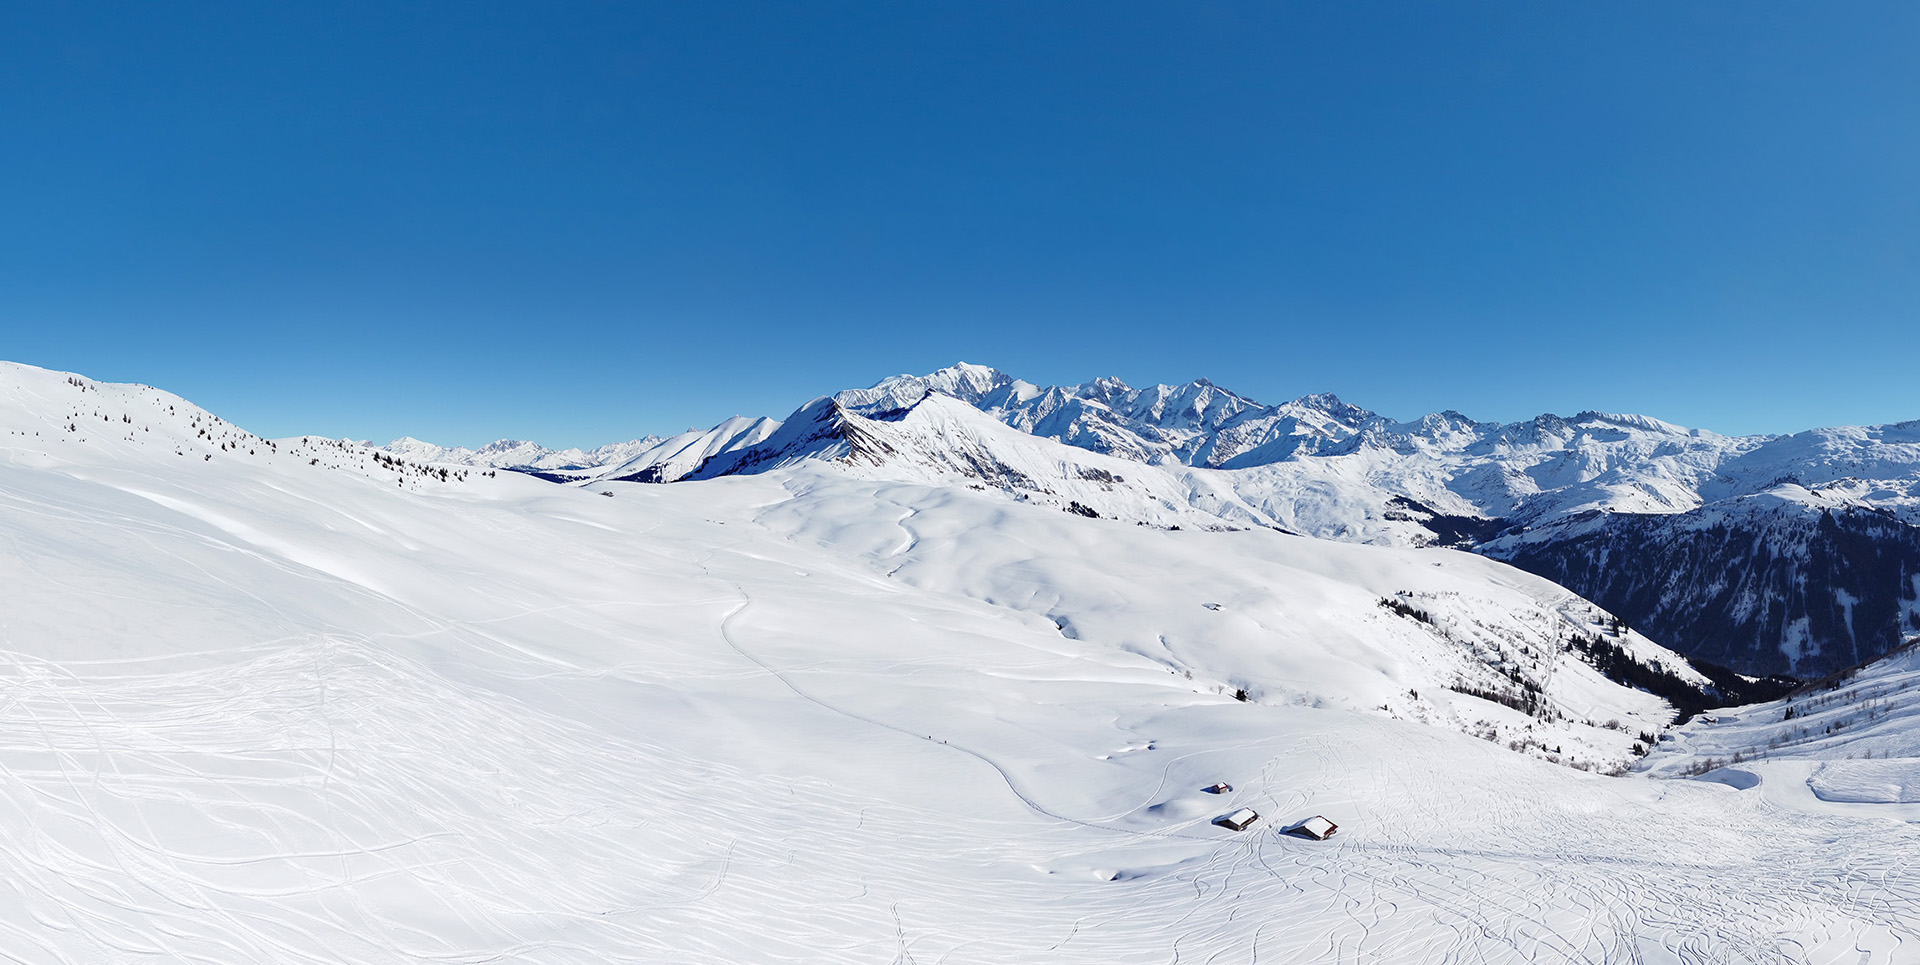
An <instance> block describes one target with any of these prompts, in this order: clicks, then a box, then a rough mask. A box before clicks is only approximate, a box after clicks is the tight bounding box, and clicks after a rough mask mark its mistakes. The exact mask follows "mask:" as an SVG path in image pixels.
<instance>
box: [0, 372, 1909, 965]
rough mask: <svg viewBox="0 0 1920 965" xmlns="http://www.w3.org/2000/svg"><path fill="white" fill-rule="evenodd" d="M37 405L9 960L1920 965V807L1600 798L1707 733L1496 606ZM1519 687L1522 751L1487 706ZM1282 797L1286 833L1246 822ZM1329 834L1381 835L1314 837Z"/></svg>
mask: <svg viewBox="0 0 1920 965" xmlns="http://www.w3.org/2000/svg"><path fill="white" fill-rule="evenodd" d="M4 379H5V381H4V383H0V432H4V435H0V534H4V537H5V538H4V539H3V540H0V568H3V569H0V585H4V586H5V587H7V592H6V595H5V596H4V597H0V599H3V600H4V604H0V607H3V609H0V629H3V631H4V636H0V888H3V889H4V896H5V900H0V954H3V955H4V957H7V958H9V959H11V960H17V961H23V962H34V963H41V962H72V963H86V965H92V963H120V962H139V961H192V962H236V963H257V962H341V961H350V962H369V963H384V962H396V963H398V962H422V961H441V962H447V961H452V962H487V961H514V962H536V963H538V962H555V963H559V962H566V963H578V962H663V963H666V962H671V963H682V962H714V963H720V962H725V963H737V962H762V961H782V960H789V961H809V962H815V961H817V962H908V961H918V962H933V961H945V962H950V963H967V962H979V963H1007V962H1063V963H1072V962H1087V963H1102V965H1110V963H1119V962H1142V963H1164V962H1169V961H1217V962H1229V961H1232V962H1244V961H1263V962H1264V961H1288V962H1309V963H1311V962H1328V963H1333V962H1360V961H1364V962H1425V961H1474V962H1494V963H1523V962H1634V961H1638V962H1656V963H1669V962H1690V963H1692V962H1729V963H1732V962H1742V963H1744V962H1831V961H1842V962H1846V963H1849V965H1852V963H1855V962H1867V963H1869V965H1873V963H1886V962H1905V961H1912V960H1914V959H1915V957H1916V956H1915V949H1916V947H1920V946H1916V945H1915V944H1914V942H1913V939H1914V937H1915V936H1916V934H1920V871H1916V870H1914V869H1915V866H1916V862H1915V861H1914V860H1913V858H1914V857H1915V855H1916V849H1917V848H1920V840H1917V839H1916V836H1915V835H1914V833H1913V832H1912V831H1911V830H1910V829H1909V825H1906V824H1904V823H1901V822H1898V821H1889V820H1885V819H1884V818H1882V817H1878V816H1876V815H1877V814H1880V813H1885V812H1879V811H1874V810H1873V809H1874V808H1885V807H1896V806H1898V805H1897V804H1876V803H1873V802H1871V801H1849V802H1848V808H1849V809H1848V810H1844V811H1841V810H1834V811H1813V812H1810V813H1809V812H1803V811H1789V810H1782V809H1781V808H1780V807H1779V806H1777V805H1776V804H1774V803H1771V801H1770V800H1769V799H1767V798H1766V797H1764V795H1759V794H1755V793H1753V792H1747V791H1735V790H1732V789H1731V788H1729V787H1728V786H1726V785H1725V784H1723V783H1716V782H1710V781H1689V780H1666V779H1655V778H1650V777H1647V776H1630V777H1603V776H1601V775H1599V774H1596V773H1593V772H1592V771H1591V770H1585V771H1583V770H1580V769H1577V768H1576V767H1571V766H1565V765H1567V764H1581V763H1585V764H1587V765H1588V766H1589V767H1590V768H1600V769H1604V768H1605V767H1607V766H1609V765H1610V764H1612V763H1625V762H1627V761H1628V760H1629V759H1630V758H1631V753H1632V746H1631V745H1632V744H1633V743H1635V742H1636V741H1638V740H1639V736H1640V735H1639V734H1638V733H1634V731H1637V730H1638V729H1640V728H1657V727H1658V726H1659V722H1660V721H1661V720H1662V719H1663V718H1664V716H1665V713H1666V711H1665V708H1664V707H1663V706H1662V705H1661V703H1660V701H1658V700H1657V699H1654V698H1652V697H1650V696H1649V695H1647V694H1645V693H1641V692H1638V691H1635V690H1631V689H1628V688H1624V687H1620V686H1617V685H1615V684H1612V683H1610V682H1608V681H1607V680H1605V679H1604V678H1602V677H1601V676H1600V675H1599V674H1598V673H1596V672H1594V670H1593V668H1592V667H1591V666H1590V665H1589V664H1588V663H1587V662H1586V660H1585V659H1584V658H1583V657H1582V655H1581V654H1580V653H1578V652H1574V651H1570V650H1566V649H1558V648H1556V647H1555V646H1554V644H1556V643H1558V642H1559V641H1561V640H1562V639H1563V638H1564V636H1565V635H1566V634H1568V633H1573V632H1579V633H1583V634H1603V633H1605V632H1606V625H1607V618H1606V615H1605V614H1603V613H1601V612H1599V611H1598V610H1596V609H1595V608H1593V607H1592V606H1591V605H1590V604H1587V603H1585V602H1584V601H1582V600H1580V599H1578V598H1577V597H1574V596H1572V595H1571V594H1568V593H1565V592H1564V591H1561V590H1559V589H1558V588H1556V587H1553V586H1552V585H1550V584H1547V583H1545V582H1544V581H1541V580H1539V579H1537V578H1534V577H1530V576H1527V575H1525V574H1523V573H1520V572H1518V571H1515V570H1513V569H1511V568H1508V567H1505V566H1503V565H1502V564H1499V563H1497V562H1493V561H1490V560H1485V559H1479V558H1475V557H1471V556H1465V555H1463V554H1458V553H1454V552H1450V551H1444V550H1421V551H1416V550H1405V549H1390V548H1377V547H1367V546H1339V545H1332V544H1324V543H1320V542H1317V541H1312V540H1307V539H1301V538H1298V537H1289V536H1285V535H1282V534H1279V533H1274V532H1272V531H1270V530H1254V529H1249V530H1245V531H1240V532H1204V531H1196V530H1194V529H1191V528H1185V529H1181V530H1177V531H1176V530H1170V529H1161V528H1156V527H1143V526H1137V525H1134V524H1133V523H1129V522H1122V521H1119V520H1115V519H1108V518H1101V519H1093V518H1086V517H1084V516H1080V515H1073V514H1069V513H1063V512H1060V511H1059V508H1057V507H1055V506H1052V505H1047V504H1043V503H1042V502H1041V501H1040V500H1038V499H1035V500H1029V501H1016V500H1011V499H1008V498H1006V497H1005V496H1004V495H1002V494H999V493H993V492H985V491H979V490H974V489H970V488H968V487H967V485H966V484H964V483H954V482H949V481H945V479H944V477H942V479H933V478H931V477H929V478H927V479H923V480H892V479H886V478H881V477H880V476H879V475H877V474H876V472H877V469H878V467H874V466H871V465H866V466H865V467H864V468H862V465H861V464H853V465H841V464H821V463H817V462H816V463H810V464H801V465H796V466H790V467H788V468H785V469H778V470H770V471H767V472H763V473H760V474H757V475H751V476H741V477H729V478H721V479H715V480H708V481H701V482H690V483H685V484H682V485H675V486H652V485H639V484H628V483H614V482H602V483H599V484H596V485H595V486H593V487H592V488H587V489H583V488H573V487H563V486H552V485H548V484H546V483H542V482H539V481H537V480H533V479H529V478H526V477H524V476H520V475H516V474H512V473H506V472H500V473H498V474H493V475H489V474H487V473H485V472H480V471H477V470H473V471H468V472H465V473H462V472H460V471H458V470H459V469H460V468H461V467H445V466H438V467H436V466H432V465H420V464H415V463H413V462H410V461H406V460H400V459H395V458H394V457H392V456H391V455H388V454H376V453H375V452H374V451H373V450H368V449H365V448H364V447H356V446H351V445H347V444H341V443H334V442H329V441H326V440H280V441H277V442H276V443H274V444H271V445H264V446H263V443H264V442H265V440H257V439H255V438H253V437H251V436H247V435H245V434H244V433H243V432H242V431H241V430H238V429H236V428H233V427H231V426H228V425H226V424H224V423H220V422H217V421H213V420H212V417H211V416H208V415H206V414H205V413H201V412H199V411H198V410H194V409H191V407H188V406H187V405H186V404H185V403H182V402H180V401H179V400H177V399H174V398H172V397H170V396H166V395H165V394H164V393H159V392H157V391H155V390H148V389H140V388H135V387H119V386H105V385H100V384H98V383H91V382H87V381H86V380H73V381H69V380H68V377H66V376H62V375H59V374H58V373H44V372H40V371H38V370H28V369H22V368H10V369H8V370H7V371H6V372H5V374H4ZM916 411H918V410H917V409H916ZM939 412H940V409H939V407H938V406H937V405H936V406H935V407H934V408H932V409H928V410H927V412H926V415H923V416H922V418H923V419H926V417H927V416H928V415H933V414H937V413H939ZM975 415H978V413H975ZM121 416H126V417H128V418H131V419H132V421H131V422H126V421H120V417H121ZM79 417H89V418H91V419H92V422H93V423H97V424H98V427H102V428H107V429H111V430H112V431H111V432H101V431H99V429H98V428H96V429H95V430H94V431H89V432H86V433H82V432H81V431H80V428H81V426H82V425H88V424H91V423H87V422H85V421H83V420H82V419H81V418H79ZM955 417H956V419H957V418H959V415H957V414H956V416H955ZM868 421H870V422H876V423H878V424H879V425H880V426H881V428H876V429H875V430H874V431H876V432H884V431H886V428H885V427H891V428H893V429H895V430H898V431H900V432H906V433H924V434H926V435H925V436H924V438H923V439H922V441H928V440H931V439H932V438H933V437H934V436H937V435H938V434H940V433H941V432H945V431H947V430H949V429H953V428H954V427H956V426H960V427H964V426H965V425H967V424H968V423H964V422H953V421H943V420H940V419H927V421H924V422H921V423H915V422H914V421H913V420H912V418H911V417H910V416H908V417H903V418H901V419H900V420H898V421H897V422H887V421H885V420H868ZM68 425H72V426H73V427H74V428H73V429H67V428H66V426H68ZM1009 431H1011V430H1009ZM899 438H901V437H900V436H885V437H884V438H883V441H889V440H897V439H899ZM964 441H965V440H961V442H964ZM1030 441H1032V442H1034V443H1035V444H1036V445H1038V444H1039V443H1040V442H1043V441H1044V440H1030ZM1049 445H1051V443H1049ZM948 451H949V452H950V453H952V452H961V451H965V446H964V445H962V444H961V443H960V442H955V443H954V444H953V446H952V448H951V449H949V450H948ZM1021 458H1023V459H1030V460H1041V459H1043V458H1044V459H1051V460H1055V461H1056V462H1057V461H1058V460H1059V459H1061V458H1062V457H1060V456H1059V455H1058V454H1057V453H1054V452H1053V451H1052V450H1049V449H1045V448H1036V449H1034V450H1032V451H1031V452H1029V453H1027V454H1026V455H1025V456H1022V457H1021ZM1008 465H1009V466H1011V467H1012V468H1015V469H1018V470H1019V471H1022V472H1036V471H1038V468H1039V466H1040V465H1042V463H1040V462H1038V461H1032V462H1022V463H1013V462H1009V463H1008ZM1075 465H1079V464H1078V463H1075ZM442 470H445V474H444V475H443V474H442ZM925 471H926V472H928V473H931V472H932V471H933V470H932V469H930V468H929V469H926V470H925ZM941 471H942V472H944V471H945V470H944V469H943V470H941ZM602 492H611V493H612V494H613V495H612V496H611V497H608V496H603V495H601V493H602ZM1042 495H1044V494H1042ZM1608 639H1612V640H1616V641H1617V645H1618V646H1620V647H1622V648H1624V650H1625V651H1629V652H1631V653H1633V654H1635V655H1637V657H1638V658H1640V659H1644V660H1647V661H1655V662H1658V661H1675V665H1676V667H1680V668H1683V667H1684V665H1683V664H1678V663H1677V658H1674V657H1673V656H1672V655H1671V654H1668V653H1665V652H1664V651H1661V650H1659V649H1658V648H1657V647H1655V646H1654V645H1653V644H1652V643H1651V642H1649V641H1646V640H1645V639H1644V638H1642V637H1639V636H1638V635H1636V634H1631V633H1628V634H1623V635H1617V637H1609V638H1608ZM1189 673H1191V677H1189V676H1188V674H1189ZM1509 673H1511V676H1510V675H1509ZM1516 678H1517V679H1516ZM1517 680H1526V681H1529V682H1531V683H1533V684H1534V685H1535V686H1537V687H1538V689H1539V693H1540V694H1541V695H1542V697H1541V698H1540V700H1539V701H1538V702H1537V703H1536V704H1534V705H1533V707H1532V710H1531V711H1529V710H1525V709H1519V708H1515V707H1512V706H1508V705H1507V704H1503V703H1499V702H1495V701H1490V700H1483V699H1481V698H1480V697H1475V696H1471V695H1469V694H1468V693H1464V692H1461V691H1457V690H1453V689H1450V687H1452V686H1455V685H1458V686H1461V687H1463V688H1471V689H1477V690H1485V691H1487V692H1489V693H1492V692H1493V690H1494V688H1498V687H1506V688H1508V690H1507V692H1506V696H1508V697H1518V696H1519V695H1521V694H1522V693H1523V692H1525V690H1524V688H1522V687H1521V686H1520V684H1519V683H1518V682H1517ZM1403 687H1404V688H1405V689H1406V690H1408V691H1417V693H1405V694H1403V693H1402V692H1401V689H1402V688H1403ZM1243 690H1244V691H1245V692H1246V694H1245V695H1246V697H1247V698H1248V699H1246V700H1240V699H1236V697H1237V695H1238V692H1239V691H1243ZM1495 696H1499V695H1498V694H1495ZM1382 705H1385V706H1382ZM1547 711H1551V713H1548V712H1547ZM1818 712H1822V713H1824V712H1825V711H1824V710H1820V711H1818ZM1616 718H1617V721H1618V723H1617V726H1608V725H1609V724H1611V723H1614V722H1615V720H1616ZM1589 721H1591V722H1592V723H1591V724H1589V723H1588V722H1589ZM1702 726H1705V725H1702ZM1861 726H1863V727H1864V726H1865V725H1864V724H1861ZM1489 738H1491V739H1489ZM1549 758H1553V759H1557V760H1558V761H1560V762H1561V763H1559V764H1556V763H1553V762H1551V761H1550V760H1549ZM1222 781H1224V782H1226V783H1229V784H1231V785H1232V786H1233V790H1232V792H1230V793H1228V794H1224V795H1218V796H1216V795H1211V794H1207V793H1204V792H1203V791H1201V790H1200V789H1201V788H1203V787H1206V786H1208V785H1211V784H1214V783H1215V782H1222ZM1882 783H1885V782H1882ZM1866 784H1867V782H1866V781H1865V779H1862V778H1860V777H1859V776H1858V775H1849V774H1848V773H1846V772H1844V771H1835V772H1834V773H1833V774H1832V775H1830V779H1829V780H1827V781H1826V782H1825V783H1824V784H1823V785H1822V787H1825V788H1830V789H1837V790H1832V791H1831V793H1834V794H1836V795H1851V796H1852V797H1855V798H1861V797H1870V796H1871V794H1868V793H1866V792H1863V791H1862V790H1861V788H1863V787H1865V786H1866ZM1765 786H1766V785H1765V784H1762V785H1761V787H1765ZM1241 807H1249V808H1252V809H1254V810H1256V811H1258V812H1259V813H1260V814H1261V816H1262V817H1261V820H1260V821H1259V822H1258V823H1256V824H1254V825H1253V827H1252V828H1251V829H1250V830H1248V831H1246V832H1239V833H1236V832H1231V831H1228V830H1226V829H1224V828H1221V827H1218V826H1215V825H1214V824H1212V823H1211V822H1212V819H1213V818H1214V817H1216V816H1218V815H1221V814H1225V813H1229V812H1231V811H1233V810H1235V809H1238V808H1241ZM1313 814H1326V815H1328V816H1329V817H1332V818H1333V819H1334V820H1335V821H1337V822H1338V823H1339V824H1340V826H1341V827H1340V832H1339V834H1337V835H1336V836H1335V837H1334V838H1333V839H1331V840H1329V841H1325V842H1312V841H1306V840H1303V839H1299V838H1293V837H1288V836H1285V835H1283V834H1280V833H1279V829H1280V828H1283V827H1285V826H1287V825H1288V824H1290V823H1292V822H1293V821H1295V820H1299V819H1301V818H1305V817H1308V816H1311V815H1313Z"/></svg>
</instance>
